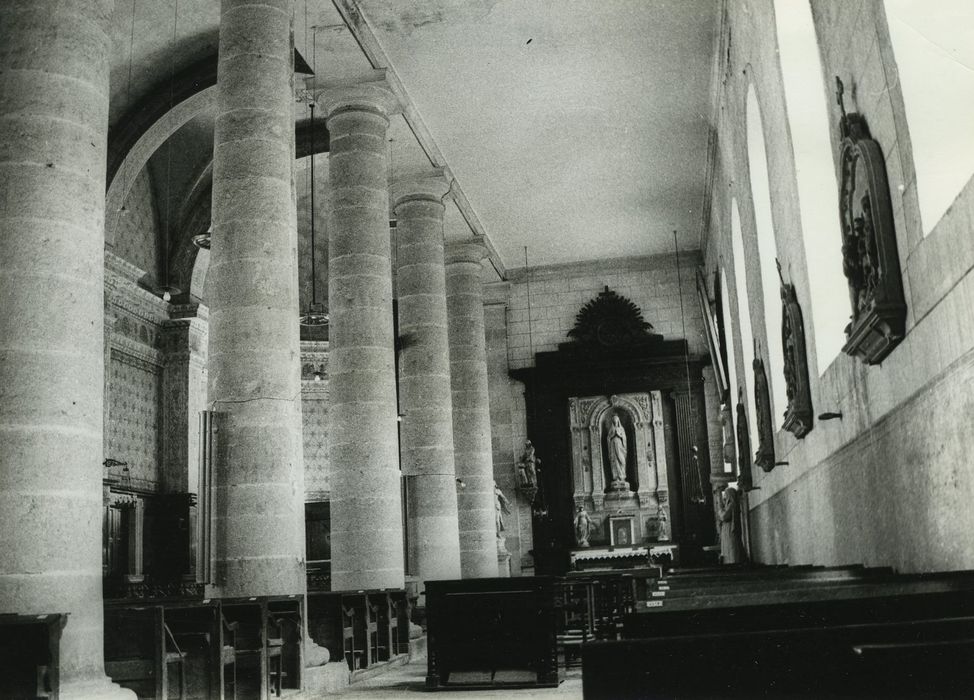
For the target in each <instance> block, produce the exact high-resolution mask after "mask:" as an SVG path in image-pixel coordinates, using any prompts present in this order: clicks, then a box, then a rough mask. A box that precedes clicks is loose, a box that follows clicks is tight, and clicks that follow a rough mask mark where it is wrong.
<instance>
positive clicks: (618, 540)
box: [609, 515, 633, 547]
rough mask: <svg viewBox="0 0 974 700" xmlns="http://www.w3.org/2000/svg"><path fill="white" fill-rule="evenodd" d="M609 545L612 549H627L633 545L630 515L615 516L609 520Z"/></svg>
mask: <svg viewBox="0 0 974 700" xmlns="http://www.w3.org/2000/svg"><path fill="white" fill-rule="evenodd" d="M609 536H610V538H611V539H610V541H609V544H610V545H612V546H613V547H628V546H631V545H632V544H633V526H632V516H631V515H616V516H612V517H610V518H609Z"/></svg>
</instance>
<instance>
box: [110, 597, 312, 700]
mask: <svg viewBox="0 0 974 700" xmlns="http://www.w3.org/2000/svg"><path fill="white" fill-rule="evenodd" d="M301 608H302V606H301V598H300V597H298V596H277V597H256V598H237V599H221V600H159V601H154V602H149V603H144V604H137V603H132V602H131V601H126V602H119V603H111V604H109V605H106V608H105V630H106V634H105V670H106V673H107V674H108V675H109V677H111V678H112V680H113V681H114V682H116V683H118V684H119V685H122V686H123V687H126V688H129V689H130V690H132V691H134V692H135V693H136V695H138V696H139V697H140V698H156V699H158V700H170V698H175V697H178V698H182V699H185V700H204V699H206V700H209V699H211V698H224V699H227V698H229V699H231V700H236V699H238V698H239V700H245V699H247V698H261V699H263V698H267V697H268V696H270V695H276V696H281V695H282V694H283V691H284V690H285V689H287V688H294V689H297V688H300V683H301V668H302V666H301V646H302V631H301V630H302V628H301Z"/></svg>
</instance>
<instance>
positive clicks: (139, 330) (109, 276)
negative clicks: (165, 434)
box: [104, 253, 168, 489]
mask: <svg viewBox="0 0 974 700" xmlns="http://www.w3.org/2000/svg"><path fill="white" fill-rule="evenodd" d="M105 262H106V265H105V336H106V341H105V383H106V390H105V398H106V400H105V438H104V445H105V457H106V458H111V459H114V460H118V461H122V462H126V463H127V471H125V468H123V467H114V468H112V470H111V473H112V474H113V475H115V476H119V477H122V476H127V477H129V478H131V479H135V480H138V484H137V485H139V486H143V487H146V488H152V489H156V488H158V487H159V485H160V483H161V481H162V479H161V456H162V442H161V435H162V416H163V414H162V373H163V366H164V364H165V359H164V356H163V353H162V351H161V350H160V343H161V332H160V331H161V325H162V323H163V322H164V321H165V320H166V319H167V318H168V314H167V307H168V304H166V303H165V302H163V301H162V300H161V299H159V298H158V297H156V296H154V295H153V294H151V293H150V292H147V291H146V290H144V289H142V288H141V287H139V286H138V284H137V283H136V281H137V280H138V279H140V278H141V277H142V276H143V275H144V274H145V273H144V271H143V270H141V269H139V268H137V267H135V266H134V265H130V264H129V263H127V262H125V261H124V260H122V259H120V258H118V257H117V256H115V255H113V254H111V253H106V255H105Z"/></svg>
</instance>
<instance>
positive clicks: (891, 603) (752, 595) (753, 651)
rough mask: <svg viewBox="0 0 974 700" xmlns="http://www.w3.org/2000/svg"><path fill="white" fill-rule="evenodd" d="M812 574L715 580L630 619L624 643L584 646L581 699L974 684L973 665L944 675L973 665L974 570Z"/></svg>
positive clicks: (817, 693)
mask: <svg viewBox="0 0 974 700" xmlns="http://www.w3.org/2000/svg"><path fill="white" fill-rule="evenodd" d="M810 573H812V572H810V571H808V570H805V571H802V572H790V574H789V575H781V574H778V573H777V572H776V573H775V574H774V575H773V576H771V577H753V578H752V579H751V580H750V581H749V582H748V583H746V584H743V583H742V580H741V579H738V581H737V584H733V583H732V584H728V583H727V582H726V581H718V580H711V581H709V582H708V584H707V586H706V587H704V588H702V589H701V591H700V592H699V595H694V596H687V597H684V598H676V599H666V600H665V601H660V603H662V605H661V606H660V607H645V608H644V609H643V610H642V611H639V612H635V613H631V614H629V615H627V616H626V618H625V622H624V634H625V637H626V639H625V640H623V641H621V642H618V643H615V644H616V645H617V646H612V644H610V643H600V642H596V643H592V644H586V645H584V646H583V652H582V653H583V668H584V673H583V684H584V687H585V697H586V698H588V697H592V698H635V697H753V696H764V695H767V694H769V693H770V694H771V695H772V696H775V697H777V696H783V697H792V696H793V697H836V696H841V695H847V696H850V697H859V696H863V694H865V696H868V697H883V696H887V695H890V694H892V695H897V694H902V692H906V693H907V694H908V695H910V696H913V695H914V694H915V693H920V692H921V691H924V692H926V689H927V688H928V686H929V689H930V692H931V693H932V695H931V696H933V697H951V695H950V693H954V692H955V691H958V692H959V691H965V692H966V691H968V690H971V689H972V688H974V672H968V671H966V670H963V671H961V672H959V673H954V674H953V675H950V673H949V671H950V669H951V666H952V665H954V664H960V666H963V667H964V668H965V669H966V667H968V666H970V664H969V661H967V659H969V658H970V657H969V655H970V653H971V652H972V651H974V573H972V572H950V573H938V574H923V575H900V576H892V575H889V574H888V572H887V571H885V570H878V571H868V570H861V571H858V572H850V574H855V575H850V576H848V577H842V576H838V577H836V576H834V575H833V574H835V573H837V572H835V571H833V572H832V573H831V574H829V575H814V576H809V575H808V574H810ZM819 573H821V572H819ZM802 578H804V579H805V580H804V581H803V584H802V585H800V586H797V587H796V586H795V585H793V584H794V582H795V580H799V579H802ZM830 579H831V580H830ZM733 580H734V577H728V581H733ZM725 587H729V588H730V589H731V590H734V592H733V593H729V594H726V593H721V591H722V590H724V588H725ZM648 602H650V603H651V602H656V601H648ZM911 657H912V658H913V659H914V662H910V659H911ZM921 659H922V662H923V664H924V668H923V669H921V670H917V669H916V663H915V661H916V660H921ZM944 659H947V660H949V662H944ZM961 661H964V663H961ZM756 669H757V670H756ZM875 674H882V679H881V681H879V682H877V681H875V680H874V679H872V677H873V676H874V675H875ZM944 674H947V678H944V677H942V676H943V675H944ZM887 681H888V682H887ZM880 690H881V691H882V692H879V693H877V692H876V691H880Z"/></svg>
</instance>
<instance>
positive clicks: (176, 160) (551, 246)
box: [107, 0, 719, 270]
mask: <svg viewBox="0 0 974 700" xmlns="http://www.w3.org/2000/svg"><path fill="white" fill-rule="evenodd" d="M718 6H719V3H718V2H716V0H560V1H552V0H334V1H333V2H332V0H296V2H295V19H294V28H295V46H296V48H297V50H298V52H299V53H300V55H301V56H302V57H303V58H304V59H305V60H306V61H307V62H308V64H310V65H312V68H313V70H314V72H315V74H316V75H317V76H318V77H319V78H324V79H337V78H344V77H348V76H354V75H361V74H363V73H365V72H367V71H369V70H371V69H374V68H384V69H387V71H388V75H389V80H390V82H393V83H395V84H396V85H397V86H398V89H399V91H400V93H401V95H402V96H404V97H405V98H406V101H407V103H408V108H407V109H406V110H405V114H404V115H400V116H396V117H395V118H394V119H393V122H392V124H391V126H390V130H389V144H390V160H391V163H392V167H391V170H392V172H391V173H390V177H395V176H396V175H398V174H402V173H409V172H415V171H417V170H422V169H425V168H428V167H430V166H431V164H435V165H442V166H445V167H446V168H447V169H448V170H449V172H451V173H452V175H453V177H454V178H455V180H456V183H457V189H458V191H459V194H460V196H459V202H458V205H453V204H451V205H450V207H449V211H448V213H447V221H446V229H447V235H448V237H455V236H461V235H462V236H467V235H469V234H470V232H471V231H472V232H474V233H475V234H478V235H484V236H486V237H487V239H488V240H489V241H490V244H491V246H492V249H493V260H494V263H495V265H494V267H495V268H497V269H500V270H504V269H505V268H515V267H520V266H522V265H523V264H524V253H525V252H524V246H527V247H528V256H529V261H530V264H531V265H532V266H533V265H544V264H554V263H564V262H573V261H581V260H589V259H596V258H611V257H618V256H630V255H646V254H653V253H662V252H667V251H670V250H672V246H673V238H672V231H673V230H677V231H678V232H679V238H680V245H681V248H694V247H696V246H697V242H698V240H699V236H700V229H701V226H702V225H703V204H704V198H705V188H706V182H707V172H706V170H707V165H708V163H707V153H708V138H709V133H710V121H711V115H710V104H711V99H710V93H711V86H710V77H711V76H710V73H711V67H712V56H713V50H714V34H715V31H716V24H717V12H718ZM218 37H219V2H217V1H216V0H117V2H116V3H115V15H114V24H113V56H112V71H111V112H110V121H111V127H112V135H113V143H114V147H115V149H116V151H117V152H116V153H115V160H116V161H117V162H121V160H122V159H124V157H125V156H126V155H127V154H129V153H130V150H129V149H130V147H131V146H132V145H133V143H134V141H135V139H136V138H137V137H138V136H139V134H141V133H143V132H144V130H145V129H146V128H147V124H151V123H155V122H156V120H157V119H158V117H159V115H160V113H165V112H166V111H169V110H170V109H171V108H172V107H175V106H177V105H178V104H179V103H180V102H181V101H182V100H183V99H185V96H186V93H191V92H193V91H194V90H197V91H198V90H200V89H204V88H205V87H206V86H207V85H208V84H212V80H213V77H214V76H215V73H214V72H213V71H212V68H210V69H201V68H200V66H204V67H205V66H206V65H208V62H210V63H212V65H215V56H216V51H217V44H218ZM207 70H209V74H208V75H209V77H206V75H205V74H207ZM193 71H197V72H199V75H200V77H198V78H197V79H196V82H195V83H194V82H193V80H192V79H191V78H192V75H193ZM181 75H182V76H184V77H185V76H187V75H189V77H190V80H189V81H188V82H186V81H185V80H184V82H183V84H184V86H185V85H189V87H187V88H186V90H180V89H175V88H174V86H176V87H178V86H179V85H180V83H179V81H178V80H177V77H178V76H181ZM208 81H209V82H208ZM307 117H308V113H307V108H306V107H305V106H303V105H301V104H298V103H295V118H296V120H298V121H299V122H300V121H303V120H306V119H307ZM143 122H144V123H143ZM126 131H128V132H131V133H129V134H128V136H127V138H126V137H125V134H126ZM172 131H173V135H172V137H171V138H169V140H168V143H167V145H166V146H165V147H160V148H159V149H158V150H156V152H155V154H154V155H152V156H151V158H149V160H148V162H147V163H146V166H145V167H147V168H149V172H150V175H151V177H152V178H153V183H154V192H155V193H156V197H157V208H158V210H159V211H160V219H162V218H163V217H166V221H167V222H168V223H167V225H166V226H167V230H169V229H171V230H173V233H172V234H171V235H172V236H174V237H175V236H189V235H192V234H194V233H198V231H195V230H192V231H177V230H176V229H178V228H180V227H184V228H185V227H187V226H190V224H188V223H187V222H188V221H191V222H194V223H193V224H192V226H195V227H198V226H199V225H200V221H201V220H204V221H205V218H206V217H205V215H204V216H202V217H201V216H200V215H197V216H195V217H194V216H188V215H186V213H185V207H186V199H187V198H188V197H190V196H191V195H192V193H193V192H194V191H195V192H197V195H198V190H199V188H200V183H201V182H204V183H205V178H206V176H207V168H208V165H209V153H210V152H211V150H212V135H211V132H212V109H209V110H207V109H203V110H202V111H201V112H200V113H199V114H196V115H195V116H193V118H192V119H191V120H189V121H188V122H187V123H186V124H185V126H182V127H181V128H178V129H174V130H172ZM169 148H172V151H171V152H170V151H169V150H168V149H169ZM319 148H320V146H319ZM111 160H112V155H111V154H110V161H111ZM319 160H320V158H319ZM117 162H116V165H117ZM112 174H113V173H112V171H111V168H110V176H111V175H112ZM201 178H202V179H201ZM308 188H309V184H308V179H307V177H306V176H305V175H304V170H303V169H302V170H301V171H299V178H298V190H299V207H300V208H302V209H303V208H306V207H308V202H307V194H308ZM170 192H171V193H172V200H171V201H169V202H168V204H167V203H166V201H167V197H168V196H169V193H170ZM201 199H203V200H205V199H206V198H205V197H202V198H201ZM319 201H321V198H319ZM201 206H203V205H201ZM206 206H208V205H206ZM174 212H176V213H174ZM180 212H181V213H180ZM111 214H112V212H107V216H108V217H111ZM300 220H301V221H302V222H304V223H303V226H305V227H306V226H307V222H308V221H309V220H310V216H308V215H305V216H301V217H300ZM172 247H173V248H174V249H175V247H177V246H175V245H174V246H172Z"/></svg>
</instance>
